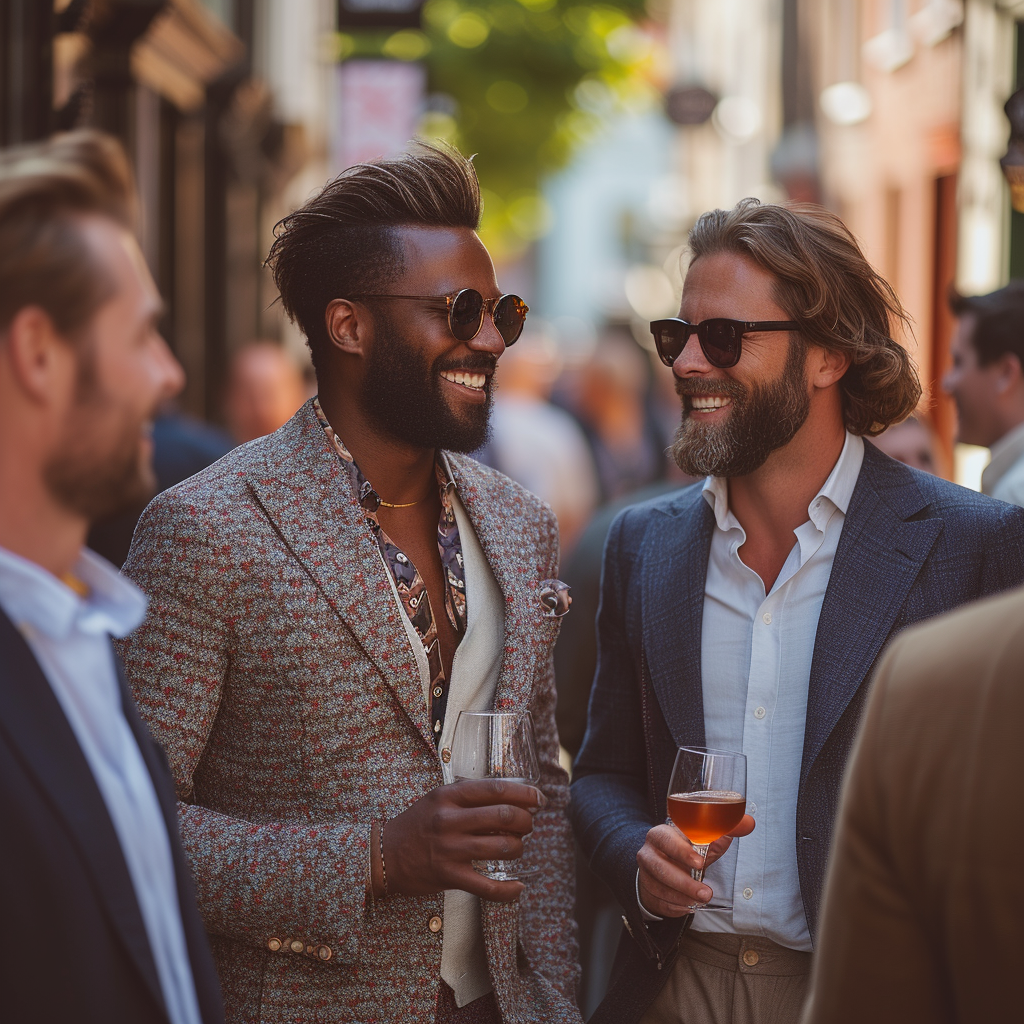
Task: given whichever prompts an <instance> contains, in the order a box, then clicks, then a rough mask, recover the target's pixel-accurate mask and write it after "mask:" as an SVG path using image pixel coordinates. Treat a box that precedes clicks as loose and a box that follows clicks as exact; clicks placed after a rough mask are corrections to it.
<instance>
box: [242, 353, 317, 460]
mask: <svg viewBox="0 0 1024 1024" xmlns="http://www.w3.org/2000/svg"><path fill="white" fill-rule="evenodd" d="M306 397H307V396H306V385H305V382H304V381H303V378H302V371H301V370H300V369H299V366H298V364H297V363H296V361H295V360H294V359H293V358H292V357H291V356H290V355H289V354H288V353H287V352H286V351H285V350H284V347H283V346H281V345H279V344H278V343H277V342H275V341H252V342H249V343H248V344H247V345H243V346H242V348H240V349H238V351H237V352H235V354H234V355H233V356H232V357H231V364H230V366H229V367H228V382H227V387H226V390H225V395H224V422H225V423H226V424H227V428H228V430H229V431H230V433H231V436H232V437H233V438H234V440H235V444H245V442H246V441H252V440H255V439H256V438H257V437H265V436H266V435H267V434H272V433H273V432H274V431H275V430H277V428H278V427H281V426H284V424H285V423H287V422H288V421H289V420H290V419H291V418H292V416H293V415H295V410H296V409H298V407H299V406H300V405H302V403H303V402H304V401H305V400H306Z"/></svg>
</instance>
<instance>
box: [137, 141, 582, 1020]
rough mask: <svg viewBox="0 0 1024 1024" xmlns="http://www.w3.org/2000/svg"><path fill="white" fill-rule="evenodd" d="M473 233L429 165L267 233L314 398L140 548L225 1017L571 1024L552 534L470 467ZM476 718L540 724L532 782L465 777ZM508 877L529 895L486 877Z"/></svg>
mask: <svg viewBox="0 0 1024 1024" xmlns="http://www.w3.org/2000/svg"><path fill="white" fill-rule="evenodd" d="M479 216H480V194H479V185H478V183H477V179H476V174H475V172H474V170H473V166H472V164H471V163H470V162H469V161H468V160H465V159H463V158H462V157H461V156H460V155H459V154H458V153H456V152H454V151H450V150H447V149H442V148H434V147H429V146H418V147H416V148H414V149H413V150H412V152H410V153H409V154H407V155H405V156H403V157H401V158H399V159H394V160H382V161H378V162H375V163H371V164H363V165H359V166H356V167H353V168H350V169H349V170H348V171H346V172H345V173H343V174H342V175H341V176H340V177H339V178H337V179H336V180H335V181H333V182H331V183H330V184H328V185H327V186H326V187H325V188H324V189H323V190H322V191H321V192H320V193H319V194H318V195H317V196H315V197H314V198H312V199H311V200H309V202H307V203H306V204H305V205H304V206H303V207H302V208H301V209H299V210H297V211H296V212H295V213H293V214H291V215H289V216H288V217H286V218H285V219H284V220H283V221H282V222H281V224H280V225H279V226H278V232H277V239H276V241H275V243H274V246H273V248H272V250H271V253H270V258H269V261H268V262H269V264H270V265H271V267H272V268H273V271H274V275H275V279H276V281H277V284H278V287H279V289H280V291H281V297H282V300H283V303H284V306H285V309H286V310H287V312H288V313H289V314H290V316H291V317H292V318H293V320H294V321H295V322H296V323H297V324H298V325H299V327H300V328H301V329H302V330H303V332H304V334H305V336H306V338H307V341H308V343H309V346H310V350H311V352H312V356H313V363H314V367H315V369H316V375H317V383H318V388H319V395H318V396H317V398H315V399H313V400H312V401H310V402H307V403H306V404H305V405H303V406H302V407H301V408H300V409H299V411H298V412H297V413H296V414H295V416H294V417H293V418H292V420H291V421H290V422H289V423H288V424H286V425H285V426H284V427H282V428H281V429H280V430H278V431H277V432H275V433H274V434H271V435H270V436H268V437H265V438H260V439H258V440H256V441H253V442H250V443H249V444H247V445H243V446H242V447H241V448H239V449H237V450H236V451H235V452H233V453H231V454H230V455H228V456H227V457H226V458H224V459H222V460H221V461H220V462H219V463H217V464H216V465H214V466H213V467H211V468H210V469H208V470H206V471H204V472H203V473H200V474H199V475H197V476H195V477H193V478H191V479H190V480H188V481H186V482H185V483H184V484H181V485H180V486H178V487H176V488H172V489H171V490H170V491H167V492H165V493H164V494H162V495H161V496H160V497H159V498H158V499H157V500H156V501H154V503H153V504H152V505H151V506H150V507H149V509H148V510H147V511H146V513H145V514H144V515H143V517H142V520H141V521H140V524H139V527H138V530H137V532H136V534H135V538H134V541H133V544H132V550H131V554H130V556H129V559H128V562H127V564H126V567H125V571H126V572H127V573H128V574H129V575H130V576H131V577H132V578H133V579H135V581H136V582H137V583H139V585H140V586H141V587H142V588H143V589H144V590H146V591H147V592H148V593H149V594H150V595H151V602H152V603H151V605H150V608H151V614H150V616H149V618H148V620H147V621H146V623H145V624H144V625H143V627H142V628H140V629H139V630H138V631H137V632H136V633H135V634H133V635H132V636H131V638H130V639H129V640H128V642H127V643H126V645H125V648H124V657H125V663H126V667H127V670H128V674H129V677H130V679H131V680H132V683H133V687H134V690H135V694H136V697H137V700H138V703H139V706H140V708H141V710H142V713H143V715H144V717H146V718H147V719H148V720H149V723H150V725H151V727H152V729H153V731H154V734H155V735H156V736H157V738H158V739H159V740H160V741H161V742H162V743H163V744H164V746H165V747H166V749H167V752H168V755H169V759H170V762H171V765H172V768H173V770H174V774H175V778H176V781H177V785H178V793H179V799H180V801H181V804H180V810H181V823H182V833H183V838H184V841H185V845H186V848H187V849H188V851H189V854H190V856H191V860H192V867H193V871H194V873H195V876H196V881H197V886H198V890H199V904H200V908H201V910H202V911H203V914H204V917H205V920H206V925H207V928H208V930H209V933H210V936H211V941H212V945H213V949H214V955H215V957H216V959H217V963H218V967H219V970H220V975H221V979H222V983H223V988H224V992H225V1001H226V1005H227V1017H228V1020H229V1021H237V1022H242V1021H246V1022H248V1021H252V1020H260V1021H281V1022H294V1021H303V1022H313V1021H316V1022H328V1021H330V1022H359V1024H370V1022H378V1021H379V1022H394V1024H406V1022H409V1021H423V1022H427V1024H430V1022H434V1021H437V1022H444V1024H448V1022H458V1024H500V1022H506V1024H510V1022H526V1021H545V1022H562V1021H564V1022H571V1024H576V1022H578V1021H579V1013H578V1011H577V1009H576V1004H575V985H576V977H577V965H576V938H575V933H574V925H573V921H572V907H573V872H574V861H573V851H572V839H571V833H570V829H569V824H568V819H567V816H566V805H567V802H568V780H567V778H566V775H565V773H564V771H563V770H562V769H561V768H560V767H559V765H558V740H557V735H556V731H555V722H554V708H555V691H554V680H553V673H552V667H551V666H552V648H553V645H554V641H555V638H556V635H557V632H558V618H557V617H555V613H558V612H561V611H564V610H565V609H566V607H567V604H568V600H567V595H565V594H564V593H563V592H561V591H560V590H559V588H558V587H557V586H556V587H554V588H551V587H549V586H548V584H549V583H550V578H553V577H554V576H555V575H556V574H557V569H558V564H557V563H558V552H557V526H556V523H555V521H554V517H553V516H552V514H551V511H550V509H548V508H547V507H546V506H545V505H543V504H542V503H541V502H540V501H539V500H538V499H536V498H534V497H533V496H532V495H530V494H528V493H527V492H526V491H524V490H523V489H522V488H520V487H518V486H517V485H516V484H514V483H513V482H512V481H510V480H508V479H507V478H505V477H502V476H501V475H500V474H497V473H495V472H494V471H492V470H490V469H488V468H486V467H484V466H481V465H480V464H478V463H477V462H475V461H474V460H472V459H470V458H467V457H466V456H465V455H463V454H458V453H464V452H471V451H474V450H475V449H477V448H478V447H479V446H480V445H481V444H482V443H483V442H484V440H485V439H486V436H487V430H488V415H489V412H490V405H491V388H492V376H493V373H494V369H495V365H496V363H497V361H498V358H499V357H500V356H501V354H502V352H503V351H504V349H505V347H506V346H507V345H511V344H513V343H514V342H515V341H516V340H517V339H518V337H519V335H520V333H521V331H522V329H523V324H524V321H525V317H526V313H527V307H526V304H525V303H524V302H523V301H522V299H520V298H519V297H518V296H515V295H502V293H501V291H500V290H499V288H498V286H497V284H496V281H495V276H494V268H493V266H492V264H491V260H490V257H489V256H488V254H487V251H486V249H485V248H484V246H483V245H482V243H481V242H480V239H479V238H478V237H477V235H476V232H475V228H476V226H477V223H478V220H479ZM546 590H547V592H546ZM544 599H547V600H544ZM559 601H561V602H562V604H561V607H552V605H557V604H558V602H559ZM463 710H466V711H489V710H498V711H508V712H513V713H518V714H522V713H525V712H526V711H530V712H531V713H532V715H533V719H534V722H535V723H536V730H537V740H538V747H539V750H538V754H539V761H540V781H539V784H538V785H537V786H534V785H527V784H521V783H516V782H500V781H496V780H484V781H454V782H453V780H452V779H451V778H450V770H449V768H448V766H449V763H450V762H451V748H452V739H453V733H454V731H455V725H456V719H457V717H458V715H459V712H460V711H463ZM445 782H448V783H449V784H448V785H445V784H444V783H445ZM528 834H529V839H528V841H527V839H526V837H527V835H528ZM524 843H525V845H524ZM517 858H518V859H519V860H518V863H519V865H520V866H521V867H523V868H527V869H535V880H533V881H531V882H530V883H529V885H528V886H527V887H525V888H524V884H523V883H522V882H521V881H508V880H495V879H492V878H489V877H486V876H485V875H483V874H482V873H480V872H478V871H477V870H476V869H475V867H474V862H475V861H481V860H497V859H509V860H515V859H517ZM525 873H526V872H524V874H525Z"/></svg>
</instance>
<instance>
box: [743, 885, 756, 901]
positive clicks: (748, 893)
mask: <svg viewBox="0 0 1024 1024" xmlns="http://www.w3.org/2000/svg"><path fill="white" fill-rule="evenodd" d="M743 898H744V899H745V900H752V899H753V898H754V890H753V889H751V888H750V886H747V888H746V889H744V890H743Z"/></svg>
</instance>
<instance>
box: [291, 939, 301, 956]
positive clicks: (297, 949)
mask: <svg viewBox="0 0 1024 1024" xmlns="http://www.w3.org/2000/svg"><path fill="white" fill-rule="evenodd" d="M290 948H291V951H292V952H293V953H301V952H302V939H292V944H291V947H290Z"/></svg>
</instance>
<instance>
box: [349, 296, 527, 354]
mask: <svg viewBox="0 0 1024 1024" xmlns="http://www.w3.org/2000/svg"><path fill="white" fill-rule="evenodd" d="M349 298H350V299H414V300H416V301H418V302H431V301H433V302H439V301H440V300H441V299H444V302H445V306H446V307H447V308H448V330H450V331H451V332H452V336H453V337H454V338H455V339H456V341H472V340H473V339H474V338H475V337H476V336H477V335H478V334H479V333H480V329H481V328H482V327H483V325H484V313H490V314H491V320H492V321H493V322H494V326H495V328H496V329H497V331H498V333H499V334H500V335H501V340H502V341H503V342H505V344H506V346H507V345H514V344H515V343H516V342H517V341H518V340H519V335H520V334H522V333H523V327H524V325H525V324H526V314H527V313H529V312H530V307H529V306H528V305H527V304H526V303H525V302H523V300H522V299H521V298H520V297H519V296H518V295H501V296H499V297H498V298H496V299H485V298H484V297H483V296H482V295H481V294H480V293H479V292H478V291H477V290H476V289H475V288H463V289H462V291H460V292H456V293H455V294H454V295H350V296H349Z"/></svg>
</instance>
